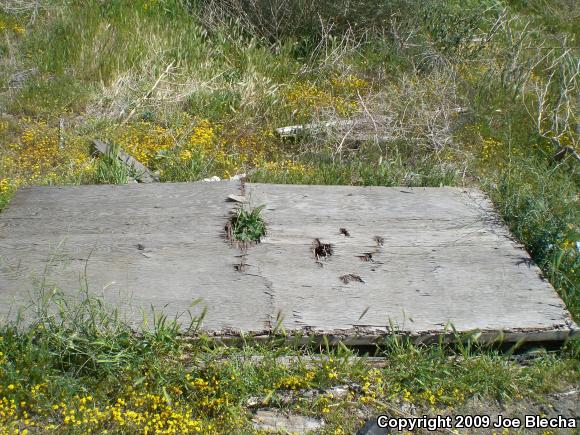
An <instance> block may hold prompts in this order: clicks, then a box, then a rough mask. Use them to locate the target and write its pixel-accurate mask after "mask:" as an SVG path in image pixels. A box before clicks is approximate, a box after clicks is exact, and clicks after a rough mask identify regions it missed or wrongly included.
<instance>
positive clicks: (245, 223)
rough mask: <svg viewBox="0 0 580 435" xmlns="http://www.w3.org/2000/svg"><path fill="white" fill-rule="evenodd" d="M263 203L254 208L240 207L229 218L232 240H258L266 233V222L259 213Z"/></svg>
mask: <svg viewBox="0 0 580 435" xmlns="http://www.w3.org/2000/svg"><path fill="white" fill-rule="evenodd" d="M264 207H265V205H261V206H259V207H255V208H248V207H244V206H242V207H240V208H239V209H238V211H237V212H236V214H235V215H234V216H233V217H232V218H231V221H230V223H231V224H230V226H229V227H228V230H229V232H231V237H232V239H233V240H237V241H240V242H259V241H260V239H261V238H262V237H264V236H265V235H266V223H265V222H264V220H263V219H262V216H261V215H260V213H261V212H262V210H263V209H264Z"/></svg>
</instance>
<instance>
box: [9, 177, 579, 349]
mask: <svg viewBox="0 0 580 435" xmlns="http://www.w3.org/2000/svg"><path fill="white" fill-rule="evenodd" d="M240 190H241V186H240V184H239V183H238V182H218V183H159V184H157V183H156V184H147V185H144V184H141V185H125V186H78V187H35V188H26V189H22V190H20V191H19V192H18V193H17V195H16V196H15V198H14V200H13V201H12V203H11V204H10V206H9V207H8V208H7V209H6V210H5V211H4V212H3V213H2V214H0V315H3V316H4V317H5V318H6V317H7V316H8V317H11V316H12V317H13V316H14V314H15V313H16V311H17V310H18V309H22V308H23V307H28V306H30V304H31V303H32V302H33V301H34V300H36V299H37V298H38V293H39V292H40V291H41V290H42V292H44V293H47V292H48V293H50V292H51V291H52V290H53V289H56V288H58V289H60V290H62V291H63V292H64V293H65V294H68V295H70V296H73V297H76V295H78V292H79V290H80V289H85V288H88V291H89V292H91V293H93V294H96V295H100V296H102V297H104V298H105V300H106V301H107V302H109V303H110V304H112V305H114V306H117V307H119V308H120V309H121V311H122V312H123V313H124V315H125V316H126V317H127V319H128V320H129V321H131V322H134V323H139V322H140V321H141V320H142V317H143V314H142V311H148V310H149V309H150V307H154V308H155V309H156V310H158V311H163V312H164V313H166V314H168V315H169V316H170V317H173V316H179V315H180V314H183V313H184V312H187V311H188V310H190V311H191V312H192V313H194V314H195V313H199V312H200V310H201V307H206V308H207V310H208V311H207V314H206V317H205V319H204V321H203V325H202V326H203V328H204V329H205V330H206V331H207V332H208V333H211V334H213V335H217V336H222V337H226V338H227V337H234V336H236V335H238V334H240V333H242V332H243V333H247V334H251V335H254V336H257V337H258V336H259V337H264V336H267V334H268V333H269V332H271V331H272V330H273V328H276V327H277V326H283V328H284V329H285V330H287V331H289V332H294V333H300V334H305V335H318V336H320V335H329V336H332V337H338V338H340V339H347V341H348V340H350V342H352V343H353V344H365V343H370V342H372V341H373V340H375V339H377V338H379V337H381V336H382V335H384V334H385V333H388V332H392V330H398V331H402V332H405V333H408V334H411V335H414V336H417V337H423V338H424V337H430V336H436V335H437V334H440V333H444V332H445V331H447V330H449V328H450V327H451V325H453V327H454V328H456V329H457V330H459V331H470V330H481V331H485V332H487V333H491V334H492V335H490V337H493V336H494V335H493V333H497V332H499V331H504V332H507V333H508V334H511V335H508V337H512V338H513V339H514V340H515V339H519V338H522V337H524V338H530V339H534V337H535V338H537V339H540V337H542V338H543V339H548V340H550V339H557V340H560V339H563V338H565V337H566V336H568V335H569V334H570V332H573V331H575V330H576V329H575V325H574V324H573V322H572V321H571V320H570V317H569V315H568V313H567V311H566V310H565V307H564V305H563V303H562V301H561V300H560V298H559V297H558V295H557V294H556V292H555V291H554V289H553V288H552V287H551V286H550V284H549V283H548V282H547V281H545V280H544V279H543V278H542V277H541V273H540V270H539V269H538V268H537V267H536V266H535V265H534V264H533V263H532V262H531V260H530V258H529V256H528V254H527V253H526V251H525V250H524V249H522V248H521V247H520V246H518V244H517V243H516V242H514V241H513V240H512V238H511V237H510V234H509V233H508V231H507V230H506V229H505V227H504V226H503V225H502V224H501V222H499V220H498V218H497V216H496V214H495V213H494V211H493V208H492V206H491V204H490V203H489V201H488V200H487V199H486V198H485V197H484V196H483V195H482V194H481V193H480V192H478V191H477V190H468V189H459V188H414V189H409V188H382V187H350V186H296V185H266V184H246V185H245V186H244V191H243V192H241V191H240ZM240 194H243V196H245V198H246V201H247V202H249V203H250V204H251V205H253V206H258V205H261V204H264V205H265V208H264V210H263V212H262V214H263V216H264V219H265V221H266V223H267V228H268V232H267V235H266V237H265V238H263V240H262V241H261V243H260V244H257V245H251V246H248V247H247V248H246V249H243V250H242V249H240V247H238V246H235V245H232V244H231V243H229V242H227V241H226V240H225V239H224V235H225V231H224V227H225V224H226V222H227V220H228V219H229V217H230V216H231V213H232V212H233V211H234V210H235V209H236V208H237V207H240V206H241V204H239V203H236V202H231V201H228V197H229V196H231V195H240ZM316 240H318V241H319V242H320V243H323V244H330V245H331V246H332V248H331V250H332V255H329V256H326V257H324V256H317V255H316V254H315V252H314V250H313V247H314V245H315V244H316V243H318V242H316ZM242 256H243V263H244V264H245V265H246V266H245V267H244V268H243V269H242V270H237V269H236V267H235V265H236V264H240V263H241V262H242V260H241V258H242ZM194 301H201V302H200V303H198V304H197V305H195V306H192V304H193V303H194ZM26 312H28V313H29V315H30V313H31V311H30V310H28V311H26V310H25V313H26ZM181 319H182V322H183V323H185V322H186V321H187V319H188V317H187V316H185V317H182V318H181ZM280 319H281V324H280V325H277V322H278V321H279V320H280ZM488 335H489V334H488ZM486 336H487V335H486Z"/></svg>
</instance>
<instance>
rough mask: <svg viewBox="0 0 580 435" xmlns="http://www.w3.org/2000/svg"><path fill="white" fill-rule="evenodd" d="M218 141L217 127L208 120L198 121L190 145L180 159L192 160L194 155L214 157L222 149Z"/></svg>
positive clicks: (183, 150) (185, 147)
mask: <svg viewBox="0 0 580 435" xmlns="http://www.w3.org/2000/svg"><path fill="white" fill-rule="evenodd" d="M216 139H217V134H216V127H215V126H214V125H213V124H212V123H211V122H209V121H208V120H207V119H202V120H200V121H198V123H197V124H196V126H195V128H194V129H193V131H192V133H191V136H190V137H189V140H188V143H187V144H186V145H185V146H184V147H183V149H182V151H181V153H180V158H181V159H182V160H190V159H191V157H192V156H193V155H199V156H201V157H206V156H214V155H215V154H216V152H219V148H220V147H219V144H218V143H217V141H216ZM216 145H217V146H216Z"/></svg>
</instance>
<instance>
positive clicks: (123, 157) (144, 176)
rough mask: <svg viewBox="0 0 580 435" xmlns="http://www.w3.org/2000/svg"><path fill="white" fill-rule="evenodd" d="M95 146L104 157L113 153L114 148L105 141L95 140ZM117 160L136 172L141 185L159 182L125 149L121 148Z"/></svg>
mask: <svg viewBox="0 0 580 435" xmlns="http://www.w3.org/2000/svg"><path fill="white" fill-rule="evenodd" d="M93 145H94V147H95V149H96V150H97V151H99V152H100V153H101V154H103V155H106V156H107V155H109V154H111V152H112V151H113V147H112V146H111V145H109V144H107V143H105V142H103V141H100V140H94V141H93ZM117 158H118V159H119V160H120V161H121V162H123V163H124V164H125V165H126V166H127V167H128V168H129V169H132V170H134V171H135V173H136V176H135V178H136V179H137V181H139V182H140V183H155V182H157V181H159V180H158V177H157V176H156V175H155V174H154V173H153V172H151V171H150V170H149V168H147V167H146V166H145V165H144V164H142V163H141V162H140V161H138V160H136V159H134V158H133V157H132V156H130V155H129V154H127V153H126V152H125V151H124V150H123V149H121V148H119V151H118V153H117Z"/></svg>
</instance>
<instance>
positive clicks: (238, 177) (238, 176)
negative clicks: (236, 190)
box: [230, 173, 246, 181]
mask: <svg viewBox="0 0 580 435" xmlns="http://www.w3.org/2000/svg"><path fill="white" fill-rule="evenodd" d="M243 178H246V174H245V173H243V174H236V175H234V176H233V177H230V180H232V181H239V180H241V179H243Z"/></svg>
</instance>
